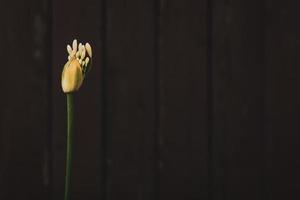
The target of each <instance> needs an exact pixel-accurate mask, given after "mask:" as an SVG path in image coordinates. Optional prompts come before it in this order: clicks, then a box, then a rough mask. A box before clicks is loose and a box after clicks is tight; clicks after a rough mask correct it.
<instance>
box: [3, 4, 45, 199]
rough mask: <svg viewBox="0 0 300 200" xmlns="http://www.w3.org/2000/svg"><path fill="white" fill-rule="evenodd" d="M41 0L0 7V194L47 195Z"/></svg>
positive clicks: (11, 196)
mask: <svg viewBox="0 0 300 200" xmlns="http://www.w3.org/2000/svg"><path fill="white" fill-rule="evenodd" d="M48 14H49V13H48V8H47V1H44V0H42V1H36V0H30V1H27V2H20V1H8V2H5V6H1V8H0V18H1V19H0V23H1V31H0V38H1V48H0V58H1V72H2V73H1V78H0V90H1V98H0V99H1V100H0V104H1V111H0V163H1V164H0V188H1V189H0V199H5V200H15V199H32V200H39V199H50V198H49V197H50V194H49V193H48V192H49V191H48V188H49V183H50V182H49V181H50V180H49V179H50V177H49V173H48V172H49V171H48V169H49V168H48V165H49V163H48V157H47V156H48V154H47V153H46V150H47V149H45V147H46V146H47V145H46V138H47V137H48V136H47V135H48V128H49V124H48V123H47V122H48V120H49V119H48V116H49V115H48V112H49V107H48V106H49V101H48V96H49V95H48V94H49V85H48V83H49V77H48V74H47V72H48V69H49V68H48V67H49V66H47V62H48V61H49V56H48V54H47V53H49V51H48V50H47V48H48V47H47V46H46V45H48V42H47V41H49V35H48V34H47V31H48V30H49V29H48Z"/></svg>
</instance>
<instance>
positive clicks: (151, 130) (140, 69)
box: [106, 0, 156, 200]
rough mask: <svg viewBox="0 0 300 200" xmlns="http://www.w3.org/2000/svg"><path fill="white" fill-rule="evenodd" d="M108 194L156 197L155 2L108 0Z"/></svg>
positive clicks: (113, 199) (112, 198) (113, 198)
mask: <svg viewBox="0 0 300 200" xmlns="http://www.w3.org/2000/svg"><path fill="white" fill-rule="evenodd" d="M106 13H107V15H106V17H107V20H106V39H107V40H106V50H107V52H106V55H107V58H106V64H107V65H106V68H107V69H106V79H107V83H106V85H107V88H106V91H107V92H106V98H107V99H106V102H107V106H106V113H107V115H106V118H107V120H106V126H107V136H108V137H107V161H108V166H107V169H108V172H107V186H106V187H107V195H106V197H107V198H106V199H109V200H117V199H126V200H127V199H128V200H129V199H130V200H150V199H155V197H154V195H155V185H154V184H155V178H156V177H155V176H156V175H155V168H156V166H155V138H156V135H155V131H156V121H155V116H156V90H155V89H156V82H155V80H156V79H155V76H156V74H155V73H156V66H155V59H156V58H155V43H156V41H155V2H154V1H147V0H133V1H119V0H111V1H107V4H106Z"/></svg>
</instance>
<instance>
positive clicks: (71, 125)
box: [65, 93, 74, 200]
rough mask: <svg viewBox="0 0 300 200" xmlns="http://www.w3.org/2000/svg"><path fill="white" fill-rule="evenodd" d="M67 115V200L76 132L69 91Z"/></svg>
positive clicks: (72, 103) (72, 97)
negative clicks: (74, 134)
mask: <svg viewBox="0 0 300 200" xmlns="http://www.w3.org/2000/svg"><path fill="white" fill-rule="evenodd" d="M67 115H68V116H67V117H68V135H67V159H66V182H65V200H69V199H70V183H71V169H72V168H71V164H72V151H73V133H74V96H73V94H71V93H67Z"/></svg>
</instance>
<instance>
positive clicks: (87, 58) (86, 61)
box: [85, 57, 90, 66]
mask: <svg viewBox="0 0 300 200" xmlns="http://www.w3.org/2000/svg"><path fill="white" fill-rule="evenodd" d="M89 61H90V59H89V57H86V58H85V66H87V65H88V64H89Z"/></svg>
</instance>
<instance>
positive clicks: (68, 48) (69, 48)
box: [67, 45, 72, 55]
mask: <svg viewBox="0 0 300 200" xmlns="http://www.w3.org/2000/svg"><path fill="white" fill-rule="evenodd" d="M67 51H68V53H69V55H70V54H71V53H72V48H71V46H70V45H68V46H67Z"/></svg>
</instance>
